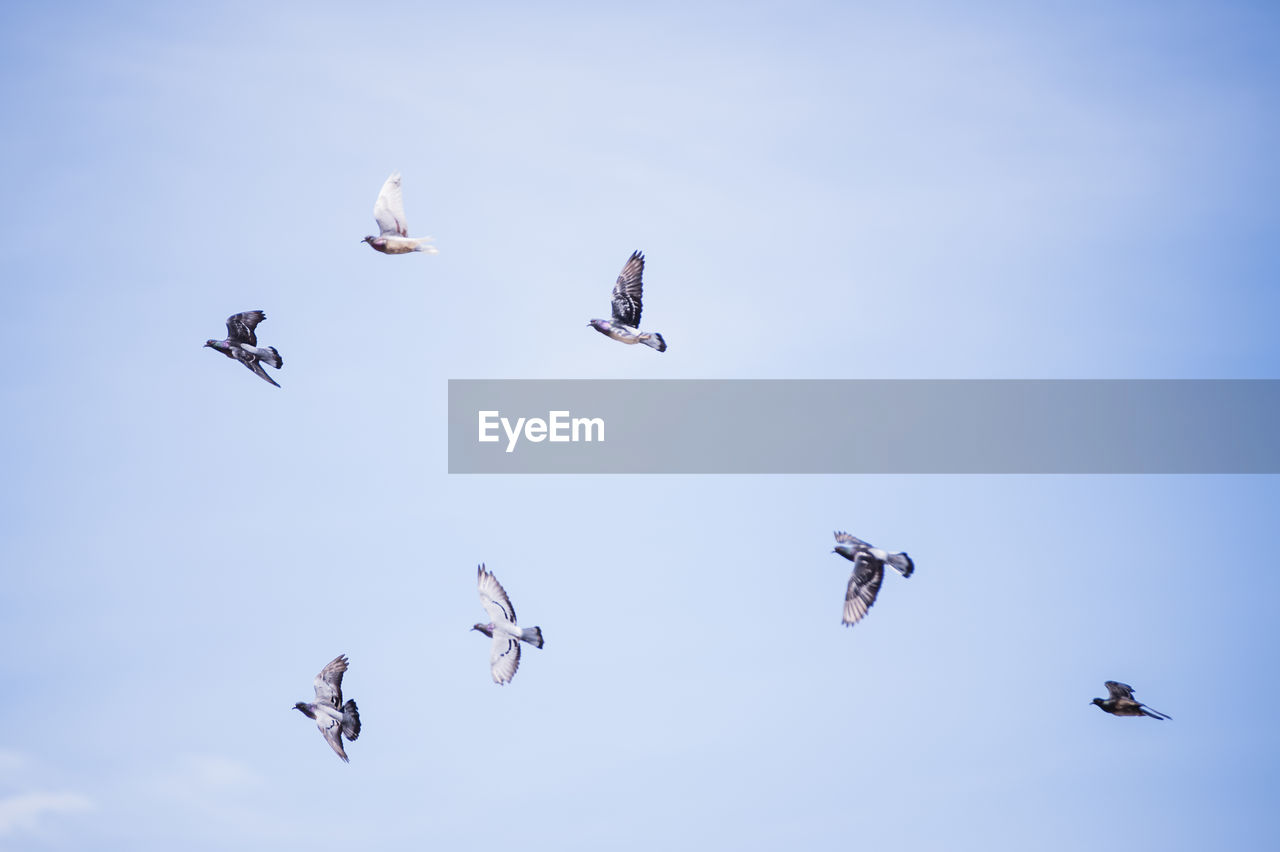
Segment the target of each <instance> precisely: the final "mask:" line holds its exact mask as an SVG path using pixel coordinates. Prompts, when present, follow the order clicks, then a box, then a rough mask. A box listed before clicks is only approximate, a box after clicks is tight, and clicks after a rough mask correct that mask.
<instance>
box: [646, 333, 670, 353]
mask: <svg viewBox="0 0 1280 852" xmlns="http://www.w3.org/2000/svg"><path fill="white" fill-rule="evenodd" d="M640 342H641V343H643V344H644V345H645V346H649V347H652V348H653V349H657V350H658V351H659V352H666V351H667V341H665V340H663V339H662V335H661V334H658V332H656V331H650V332H646V333H644V334H641V335H640Z"/></svg>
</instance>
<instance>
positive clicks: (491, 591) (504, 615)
mask: <svg viewBox="0 0 1280 852" xmlns="http://www.w3.org/2000/svg"><path fill="white" fill-rule="evenodd" d="M476 576H477V579H478V580H479V585H480V603H481V604H483V605H484V611H485V612H487V613H489V620H490V621H492V622H493V623H494V624H500V623H502V622H503V621H506V622H509V623H511V624H515V623H516V608H515V607H513V606H512V605H511V599H510V598H509V597H507V591H506V589H504V588H502V584H501V583H499V582H498V578H497V577H495V576H493V574H492V573H491V572H489V571H487V570H485V567H484V565H481V566H480V567H479V568H478V569H477V570H476ZM494 635H495V636H497V632H496V631H495V632H494ZM494 641H495V642H496V641H497V640H496V639H495V640H494ZM495 647H496V646H495ZM517 656H519V652H517ZM513 671H514V670H513Z"/></svg>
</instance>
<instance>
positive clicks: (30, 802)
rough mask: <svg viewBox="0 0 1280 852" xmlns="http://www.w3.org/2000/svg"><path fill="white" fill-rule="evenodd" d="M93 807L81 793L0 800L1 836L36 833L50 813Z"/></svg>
mask: <svg viewBox="0 0 1280 852" xmlns="http://www.w3.org/2000/svg"><path fill="white" fill-rule="evenodd" d="M92 809H93V802H91V801H90V800H89V799H88V798H86V797H85V796H81V795H80V794H78V793H19V794H18V795H16V796H10V797H8V798H7V799H0V837H6V836H9V835H12V834H18V833H19V832H32V831H35V830H36V828H37V825H38V823H39V822H40V821H41V820H42V819H44V818H45V817H47V816H55V815H58V814H71V813H79V812H82V811H88V810H92Z"/></svg>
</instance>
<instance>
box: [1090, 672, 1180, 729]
mask: <svg viewBox="0 0 1280 852" xmlns="http://www.w3.org/2000/svg"><path fill="white" fill-rule="evenodd" d="M1105 686H1106V687H1107V692H1108V693H1110V697H1108V698H1107V699H1106V700H1103V699H1101V698H1095V699H1093V701H1091V702H1089V703H1091V704H1097V705H1098V706H1099V707H1101V708H1102V709H1103V710H1105V711H1107V712H1108V713H1110V714H1111V715H1112V716H1150V717H1151V718H1152V719H1161V720H1164V719H1172V718H1173V717H1172V716H1166V715H1165V714H1164V713H1161V712H1160V711H1158V710H1152V709H1151V708H1150V707H1148V706H1147V705H1145V704H1142V703H1139V702H1138V701H1136V700H1134V697H1133V687H1132V686H1130V685H1129V684H1127V683H1117V682H1116V681H1114V680H1109V681H1107V682H1106V684H1105Z"/></svg>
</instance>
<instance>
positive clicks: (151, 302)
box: [0, 3, 1280, 852]
mask: <svg viewBox="0 0 1280 852" xmlns="http://www.w3.org/2000/svg"><path fill="white" fill-rule="evenodd" d="M1277 17H1278V13H1277V12H1276V11H1274V10H1273V9H1272V7H1271V6H1269V5H1268V4H1225V5H1224V4H1208V3H1176V4H1169V3H1138V4H1127V5H1126V6H1125V7H1124V9H1123V10H1117V9H1116V8H1115V4H1106V3H1096V4H1078V3H1077V4H1054V5H1052V6H1048V5H1043V6H1041V7H1040V8H1039V9H1037V10H1034V11H1032V10H1029V9H1028V8H1027V7H1026V6H1025V5H1024V4H1003V3H987V4H954V5H944V4H928V3H917V4H899V3H892V4H890V3H885V4H866V5H853V4H825V3H809V4H794V3H792V4H785V5H784V4H777V5H772V4H689V3H680V4H661V3H660V4H645V5H643V6H637V5H634V4H631V5H629V6H605V5H599V4H558V5H547V4H543V5H539V6H537V7H536V8H535V7H533V6H531V5H529V4H515V3H511V4H484V5H477V4H472V5H462V4H449V5H441V6H438V7H432V6H430V5H425V4H406V5H394V4H391V5H383V6H379V7H377V8H376V10H375V9H374V7H365V8H364V11H363V12H361V10H359V9H358V8H357V7H354V6H339V5H330V4H314V3H309V4H273V5H271V6H269V7H265V8H264V6H263V5H262V4H250V3H244V4H210V5H208V6H204V7H202V8H199V9H189V8H184V7H179V6H175V5H174V4H159V3H156V4H146V3H136V4H124V3H117V4H110V3H107V4H75V3H67V4H61V5H57V4H38V3H11V4H7V5H6V6H5V7H4V9H3V11H0V63H2V64H3V74H2V75H0V108H2V109H3V114H4V116H5V124H6V129H7V132H6V133H4V134H0V155H2V156H0V163H3V165H2V166H0V187H2V188H3V197H4V198H5V200H6V203H5V204H4V205H3V207H2V208H0V265H2V268H3V272H4V275H3V277H4V281H5V285H4V286H3V288H0V299H2V300H3V302H2V304H3V307H4V308H5V309H6V313H7V315H8V316H9V317H10V322H9V324H8V325H7V330H6V337H5V355H6V357H5V358H4V359H3V361H2V362H0V411H3V413H4V417H3V419H0V442H2V443H0V446H2V447H3V448H4V470H5V482H6V484H7V486H8V487H6V488H4V489H3V490H0V570H3V572H4V578H5V581H6V582H5V584H4V587H5V591H4V593H3V595H0V641H2V642H3V647H4V648H5V654H4V655H3V659H2V660H0V682H2V683H3V684H4V687H3V692H4V696H5V698H4V701H3V702H0V708H2V709H0V722H2V723H3V724H2V725H0V730H3V733H2V734H0V848H5V849H9V848H13V849H20V850H28V849H30V850H81V849H111V850H115V849H119V850H131V852H132V850H170V849H173V848H184V849H191V850H205V849H208V850H225V849H227V848H236V849H239V850H244V852H252V850H260V849H261V850H266V849H272V850H275V849H280V848H300V847H302V846H303V845H304V844H310V845H311V847H312V848H314V849H317V850H329V849H334V850H337V849H351V848H367V849H421V848H444V849H451V848H458V847H461V846H462V845H463V844H466V845H469V846H473V845H478V844H482V843H485V842H486V841H488V840H492V839H495V838H498V839H502V840H504V841H508V840H509V841H510V842H511V843H513V844H515V845H516V846H518V847H519V848H521V849H527V850H597V849H637V850H640V849H644V850H648V849H654V848H670V849H694V848H698V849H706V848H726V849H728V848H733V849H744V850H745V849H753V850H754V849H761V850H765V849H778V848H783V847H784V846H792V847H794V846H799V845H814V846H816V845H823V846H830V845H841V846H851V845H855V844H857V845H859V846H860V847H861V848H882V847H890V848H898V849H913V850H915V849H920V850H928V849H983V850H993V849H1028V848H1036V849H1049V850H1074V849H1079V848H1082V847H1084V846H1085V845H1086V844H1093V843H1105V842H1108V840H1109V839H1111V838H1116V837H1123V838H1124V839H1125V840H1126V841H1131V842H1132V843H1133V844H1134V847H1135V848H1138V849H1160V850H1162V852H1170V851H1171V850H1202V849H1205V848H1211V847H1213V848H1265V847H1267V846H1274V845H1276V843H1277V842H1278V841H1280V816H1277V815H1276V812H1275V808H1274V800H1275V798H1276V792H1277V783H1278V782H1280V778H1278V777H1277V766H1280V761H1278V760H1277V758H1280V742H1278V739H1277V734H1276V733H1275V728H1274V726H1273V725H1272V724H1271V717H1272V715H1273V708H1274V707H1275V706H1276V704H1277V702H1278V701H1280V689H1278V688H1277V682H1276V676H1275V673H1276V671H1277V670H1278V664H1280V659H1278V657H1280V652H1278V651H1277V649H1278V648H1280V641H1278V640H1280V635H1278V634H1277V629H1276V627H1275V618H1274V614H1273V613H1272V612H1271V602H1272V601H1274V600H1275V599H1276V598H1277V596H1278V595H1280V580H1278V579H1277V578H1276V574H1275V571H1274V567H1275V565H1276V563H1277V552H1276V545H1275V541H1274V534H1273V529H1274V526H1275V506H1276V499H1277V496H1280V483H1278V482H1277V480H1276V479H1275V478H1274V477H1261V476H1258V477H1128V478H1126V477H995V476H991V477H905V476H904V477H842V476H830V477H818V476H807V477H802V476H797V477H638V478H637V477H632V478H624V477H597V478H593V477H526V478H519V477H450V476H448V475H447V473H446V443H445V407H444V406H445V400H446V397H445V394H446V382H447V380H448V379H450V378H578V377H582V378H612V377H617V378H790V377H794V378H899V377H910V378H969V377H973V378H979V377H981V378H991V377H996V378H999V377H1018V378H1037V377H1046V378H1048V377H1052V378H1129V377H1133V378H1166V377H1188V378H1192V377H1194V378H1276V377H1280V370H1278V369H1277V367H1278V366H1280V364H1278V360H1277V355H1278V354H1280V347H1278V346H1277V344H1276V342H1275V333H1274V327H1275V317H1276V315H1277V309H1280V293H1278V291H1277V288H1276V286H1275V281H1276V273H1277V267H1278V265H1280V264H1278V261H1280V249H1278V248H1277V246H1280V241H1278V240H1277V239H1276V237H1277V233H1276V232H1277V224H1278V217H1277V214H1276V211H1275V203H1274V199H1275V198H1276V197H1277V194H1278V190H1280V185H1278V184H1280V171H1278V169H1277V160H1276V157H1275V151H1276V150H1280V121H1278V119H1277V116H1280V110H1278V109H1277V107H1278V106H1280V104H1277V100H1278V97H1277V95H1278V93H1280V89H1278V88H1277V82H1278V71H1280V68H1278V63H1280V59H1277V55H1276V52H1275V50H1274V44H1275V33H1276V28H1277V24H1278V23H1280V21H1278V19H1277ZM396 169H398V170H400V171H402V172H403V174H404V196H405V204H406V209H407V217H408V221H409V226H410V233H411V234H413V235H425V234H431V235H433V236H435V238H436V240H437V244H438V245H439V247H440V252H441V253H440V254H439V255H438V256H435V257H427V256H422V255H414V256H410V257H384V256H381V255H378V254H376V253H374V252H372V251H370V250H369V248H368V247H366V246H364V245H362V244H360V242H359V240H360V238H361V237H363V236H364V235H365V234H368V233H369V232H370V231H371V230H372V228H373V227H374V226H373V220H372V216H371V208H372V204H373V200H374V197H375V195H376V193H377V190H378V187H379V186H380V185H381V182H382V181H383V180H384V179H385V178H386V176H387V174H388V173H390V172H391V171H392V170H396ZM634 249H642V250H644V251H645V253H646V255H647V257H648V265H647V269H646V276H645V280H646V294H645V295H646V298H645V314H644V324H645V326H646V327H651V328H653V329H656V330H660V331H661V332H662V333H663V334H664V335H665V336H666V339H667V341H668V343H669V344H670V350H669V351H668V352H666V353H665V354H663V355H658V354H657V353H654V352H652V351H650V350H648V349H644V348H641V347H624V346H620V345H617V344H615V343H612V342H610V341H608V340H606V339H604V338H602V337H601V336H600V335H598V334H596V333H595V332H593V331H591V330H590V329H588V328H587V327H586V320H587V319H589V318H591V317H595V316H601V315H602V314H603V313H604V312H605V311H606V310H607V307H608V291H609V288H610V286H611V284H612V282H613V279H614V277H615V276H616V275H617V272H618V270H619V269H620V267H621V265H622V263H623V261H624V260H625V259H626V257H627V256H628V255H629V254H630V252H631V251H632V250H634ZM254 308H261V309H263V310H265V311H266V313H267V315H268V320H267V321H266V322H265V323H264V324H263V325H262V326H261V327H260V328H259V335H260V339H261V340H262V341H263V342H265V343H267V344H270V345H275V346H276V347H277V348H278V349H279V350H280V352H281V353H282V355H283V356H284V359H285V367H284V369H283V370H282V371H280V372H279V373H278V374H276V375H277V377H278V378H279V381H280V383H281V384H282V385H283V389H281V390H277V389H275V388H272V387H270V386H268V385H267V384H266V383H264V382H261V381H260V380H258V379H256V378H254V377H253V376H252V375H250V374H249V373H248V371H246V370H244V369H243V368H241V367H239V366H238V365H235V364H231V363H229V362H227V361H226V360H225V359H224V358H222V357H221V356H218V355H216V353H211V352H208V351H205V350H203V349H202V348H201V344H202V343H203V342H204V340H205V339H206V338H209V337H215V336H216V337H221V336H222V334H223V331H224V325H223V321H224V319H225V317H226V316H227V315H228V314H231V313H233V312H237V311H242V310H248V309H254ZM878 416H884V417H892V416H893V413H892V412H882V413H878ZM1207 416H1212V413H1207ZM834 529H848V530H850V531H851V532H854V533H856V534H857V535H859V536H862V537H864V538H867V539H869V540H871V541H872V542H874V543H876V544H880V545H883V546H885V547H889V548H893V549H905V550H907V551H909V552H910V553H911V555H912V556H913V558H914V559H915V561H916V564H917V571H916V574H915V576H913V577H912V578H911V579H909V580H905V581H904V580H902V578H900V577H897V576H896V575H893V576H889V577H887V578H886V580H885V583H884V587H883V589H882V591H881V596H880V600H879V602H878V603H877V604H876V606H875V608H874V609H873V610H872V611H871V614H870V615H869V617H868V618H867V620H866V621H865V622H864V623H862V624H860V625H859V626H858V627H857V628H855V629H852V630H846V629H844V628H842V627H841V626H840V624H839V617H840V605H841V601H842V596H843V592H844V585H845V581H846V579H847V576H848V563H847V562H845V561H844V560H842V559H840V558H839V557H837V556H834V555H832V554H831V553H830V549H831V544H832V542H831V532H832V530H834ZM481 561H484V562H486V563H487V564H488V565H489V567H490V568H492V569H493V570H494V571H495V572H496V574H497V576H498V577H499V579H500V580H501V581H502V582H503V584H504V585H505V586H506V588H507V590H508V591H509V592H510V594H511V596H512V598H513V600H514V602H515V605H516V607H517V609H518V611H519V613H520V616H521V620H522V621H524V622H528V623H531V624H539V625H541V626H542V628H543V631H544V634H545V636H546V640H547V642H546V647H545V648H544V649H543V650H542V651H535V650H528V651H527V652H526V654H525V658H524V662H523V664H522V666H521V670H520V673H519V675H518V676H517V677H516V679H515V682H514V683H513V684H512V685H510V686H508V687H505V688H500V687H498V686H496V685H494V684H493V683H492V682H491V681H490V679H489V674H488V670H487V653H488V649H487V643H486V641H485V640H484V639H483V638H482V637H480V636H479V635H478V634H475V633H470V632H468V630H467V628H468V627H469V626H470V625H471V624H473V623H474V622H476V621H478V620H480V619H481V617H482V615H483V612H482V610H481V608H480V605H479V600H478V598H477V597H476V592H475V566H476V564H477V563H478V562H481ZM338 653H346V654H348V655H349V656H350V659H351V669H350V671H349V673H348V675H347V679H346V682H345V686H346V692H347V694H348V695H349V696H350V697H353V698H355V699H356V700H357V701H358V702H359V704H360V707H361V715H362V718H363V720H364V725H365V729H364V732H363V733H362V736H361V738H360V739H359V741H357V742H356V743H353V744H352V745H351V746H350V748H349V754H350V756H351V763H350V765H343V764H342V763H341V762H340V761H338V760H337V759H336V758H335V757H334V755H333V754H332V753H331V752H330V751H329V749H328V747H327V746H326V745H325V743H324V742H323V740H322V739H321V738H320V736H319V735H318V734H317V733H316V732H315V730H314V726H313V725H312V724H311V723H310V722H308V721H307V720H305V719H303V718H302V717H301V716H300V715H299V714H297V713H296V712H293V711H291V710H290V709H289V708H290V707H291V705H292V704H293V702H294V701H297V700H300V699H306V698H309V696H310V681H311V678H312V676H313V675H314V674H315V672H316V671H318V670H319V668H320V667H321V666H322V665H323V664H324V663H325V662H327V661H328V660H329V659H331V658H332V657H333V656H335V655H336V654H338ZM1108 678H1114V679H1119V680H1123V681H1127V682H1129V683H1131V684H1133V686H1134V687H1135V688H1136V691H1137V696H1138V698H1139V699H1141V700H1144V701H1147V702H1149V703H1150V704H1151V705H1152V706H1154V707H1156V708H1157V709H1159V710H1162V711H1164V712H1167V713H1169V714H1170V715H1172V716H1173V717H1174V721H1172V722H1167V723H1156V722H1154V721H1150V720H1143V719H1138V720H1135V719H1116V718H1112V717H1109V716H1107V715H1105V714H1103V713H1101V712H1099V711H1098V710H1097V709H1096V708H1094V707H1091V706H1089V703H1088V702H1089V700H1090V699H1091V698H1092V697H1094V696H1097V695H1102V694H1105V691H1104V689H1103V687H1102V682H1103V681H1104V680H1106V679H1108ZM1219 693H1226V696H1225V699H1226V700H1225V701H1223V700H1221V698H1222V696H1220V694H1219Z"/></svg>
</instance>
